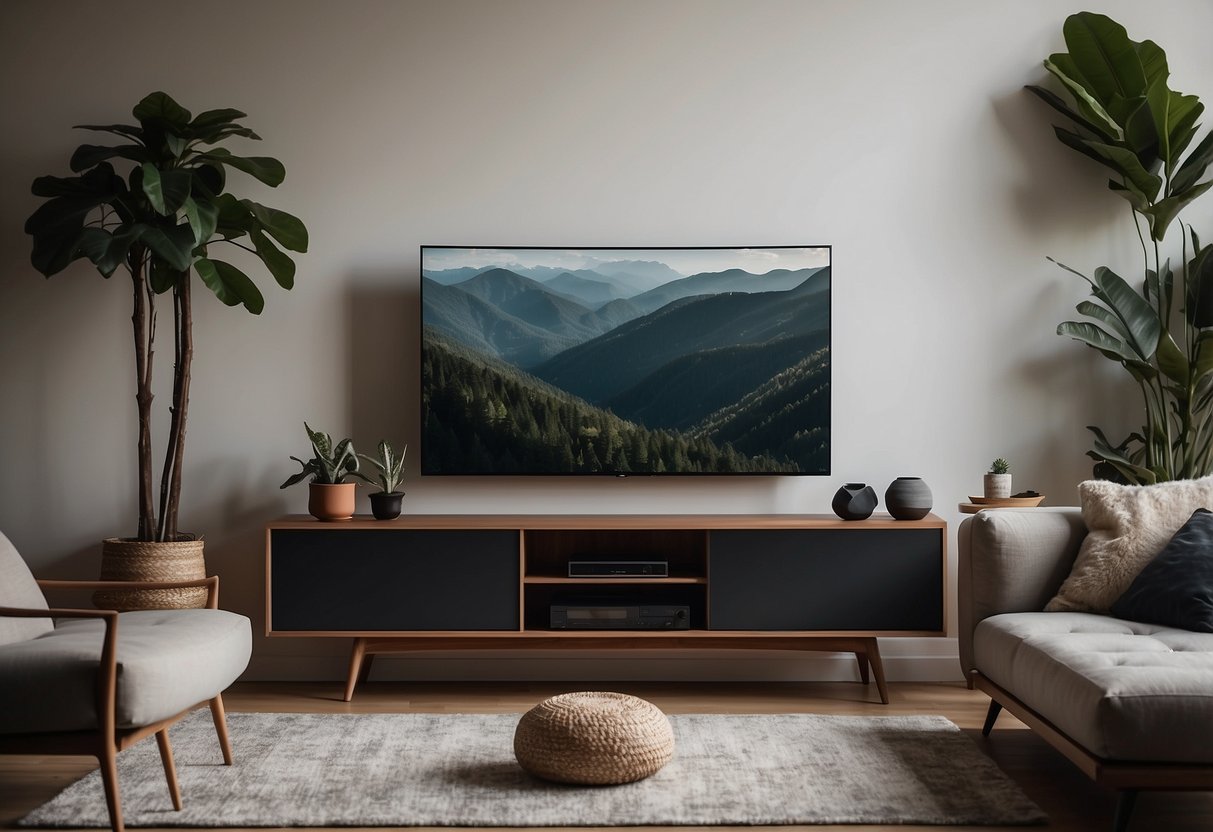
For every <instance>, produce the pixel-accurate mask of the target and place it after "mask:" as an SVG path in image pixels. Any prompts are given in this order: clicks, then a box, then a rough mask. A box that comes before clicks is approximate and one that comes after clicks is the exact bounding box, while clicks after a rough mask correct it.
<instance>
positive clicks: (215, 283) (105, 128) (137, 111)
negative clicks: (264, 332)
mask: <svg viewBox="0 0 1213 832" xmlns="http://www.w3.org/2000/svg"><path fill="white" fill-rule="evenodd" d="M132 115H133V116H134V119H135V121H136V123H135V124H82V125H77V127H78V129H82V130H89V131H92V132H98V133H108V134H111V135H113V136H116V137H118V143H116V144H109V145H95V144H82V145H80V146H79V147H78V148H76V151H75V153H73V154H72V156H71V160H70V162H69V166H70V168H71V170H72V173H73V175H72V176H41V177H38V178H37V179H35V180H34V183H33V188H32V190H33V193H34V195H35V196H38V197H43V198H45V200H46V201H45V202H43V203H42V205H41V206H39V207H38V209H37V210H36V211H34V213H33V214H32V215H31V216H30V218H29V219H28V220H27V221H26V223H25V231H26V233H28V234H30V235H31V236H32V237H33V251H32V253H31V256H30V261H31V262H32V264H33V266H34V268H35V269H37V270H38V271H39V272H41V273H42V274H43V275H45V276H46V277H51V276H52V275H55V274H58V273H59V272H61V271H63V270H64V269H65V268H67V267H68V265H69V264H71V263H72V262H73V261H75V260H79V259H86V260H88V261H90V262H91V263H92V264H93V265H94V266H95V267H96V269H97V271H99V272H100V273H101V275H102V277H105V278H109V277H110V276H112V275H113V274H114V272H116V271H118V270H119V269H120V268H121V269H124V270H125V271H126V272H127V273H128V274H129V275H130V278H131V284H132V289H133V304H134V311H133V315H132V321H133V324H134V345H135V380H136V396H135V399H136V402H137V405H138V419H139V435H138V465H139V501H138V509H139V527H138V532H137V537H136V539H137V540H140V541H166V540H169V541H171V540H176V539H177V538H178V532H177V517H178V508H179V505H180V498H181V471H182V464H183V456H184V453H185V432H186V419H187V411H188V408H189V393H190V381H191V378H190V370H191V364H192V361H193V356H194V336H193V323H192V320H193V319H192V316H193V297H192V289H191V287H192V284H193V277H192V276H193V275H194V274H197V276H198V278H199V279H200V280H201V281H202V283H203V284H204V285H205V286H206V287H207V289H209V290H210V292H211V293H212V294H214V295H215V297H217V298H218V299H219V300H220V302H222V303H224V304H226V305H227V306H238V305H239V306H243V307H244V308H245V309H247V310H248V311H249V312H251V313H253V314H254V315H257V314H260V313H261V310H262V309H263V308H264V306H265V299H264V297H263V296H262V294H261V291H260V290H259V289H258V288H257V285H256V284H255V283H254V282H253V279H252V278H251V277H249V275H248V274H246V273H245V271H244V269H243V268H242V267H241V266H238V265H236V264H235V263H232V262H228V261H227V260H225V259H221V257H220V253H221V252H222V251H224V250H229V249H227V247H229V246H230V247H231V248H230V250H233V251H237V250H238V251H239V252H240V255H239V256H240V257H241V258H242V259H243V260H244V261H249V260H251V259H254V258H255V260H258V261H260V264H261V265H262V266H264V267H265V269H266V270H267V271H268V272H269V273H270V275H271V276H272V277H273V278H274V280H275V281H276V282H277V283H278V285H280V286H281V287H282V288H283V289H290V288H291V287H292V286H293V285H294V282H295V264H294V261H293V260H292V259H291V257H290V256H289V255H288V254H286V253H285V251H284V250H283V249H285V250H287V251H293V252H305V251H307V245H308V235H307V229H306V228H305V227H304V225H303V223H302V222H300V221H299V220H298V219H297V218H296V217H294V216H292V215H290V214H288V213H286V212H285V211H279V210H277V209H274V208H269V207H267V206H264V205H261V204H259V203H257V202H254V201H252V200H250V199H238V198H237V197H236V196H235V195H234V194H232V193H230V192H229V191H228V172H229V170H236V171H239V172H241V173H244V174H248V175H249V176H251V177H253V178H254V179H256V180H257V181H259V182H261V183H262V184H265V185H268V186H270V187H277V186H278V185H280V184H282V181H283V179H284V178H285V176H286V170H285V168H284V167H283V165H282V163H281V162H279V161H278V160H277V159H272V158H270V157H267V156H238V155H236V154H234V153H232V152H231V151H230V150H228V149H227V148H225V147H222V146H221V145H222V144H223V143H224V142H225V141H227V140H229V139H234V138H237V139H246V140H254V141H257V140H259V139H260V136H258V135H257V134H256V133H254V132H253V131H252V130H250V129H249V128H247V127H244V126H243V125H241V124H240V120H241V119H243V118H245V117H246V116H245V114H244V113H242V112H241V111H239V110H233V109H219V110H207V111H205V112H202V113H199V114H198V115H196V116H195V115H193V114H191V113H190V111H189V110H187V109H185V108H184V107H182V106H181V105H180V104H178V103H177V102H176V101H174V100H173V99H172V98H171V97H170V96H169V95H168V94H166V93H164V92H154V93H151V94H150V95H148V96H146V97H145V98H144V99H143V100H142V101H140V102H139V103H138V104H137V105H136V106H135V108H134V110H133V111H132ZM115 165H117V166H119V167H120V168H121V171H120V170H119V167H115ZM159 296H168V298H170V299H171V300H170V303H171V306H172V316H173V317H172V321H173V327H172V337H173V376H172V378H173V381H172V399H171V403H170V406H169V412H170V414H171V420H170V424H169V437H168V447H167V450H166V452H165V460H164V466H163V469H162V470H161V478H160V500H159V506H158V507H157V505H156V503H155V501H154V493H153V484H152V435H151V422H152V409H151V408H152V398H153V392H152V379H153V373H152V363H153V356H154V354H155V349H154V346H155V336H156V329H157V327H156V323H157V320H156V316H157V305H158V304H157V300H158V297H159Z"/></svg>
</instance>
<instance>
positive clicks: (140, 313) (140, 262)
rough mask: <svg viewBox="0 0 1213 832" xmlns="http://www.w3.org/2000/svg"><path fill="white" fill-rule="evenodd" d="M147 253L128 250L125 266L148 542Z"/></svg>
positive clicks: (151, 509)
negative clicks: (129, 283) (130, 301)
mask: <svg viewBox="0 0 1213 832" xmlns="http://www.w3.org/2000/svg"><path fill="white" fill-rule="evenodd" d="M146 253H147V251H146V249H145V248H144V247H143V246H141V245H135V246H132V247H131V252H130V255H129V260H128V266H129V267H130V272H131V281H132V283H133V285H134V291H135V302H134V310H133V312H132V313H131V323H132V325H133V327H134V337H135V391H136V392H135V402H136V405H137V407H138V411H139V442H138V458H139V528H138V533H137V537H138V539H139V540H141V541H151V540H154V539H155V534H156V508H155V505H154V503H153V502H152V357H153V350H152V338H153V336H154V334H155V318H154V315H155V307H154V306H153V305H152V304H150V303H149V302H148V282H147V274H146V267H147V262H146Z"/></svg>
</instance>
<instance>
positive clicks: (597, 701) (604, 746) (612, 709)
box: [514, 691, 674, 786]
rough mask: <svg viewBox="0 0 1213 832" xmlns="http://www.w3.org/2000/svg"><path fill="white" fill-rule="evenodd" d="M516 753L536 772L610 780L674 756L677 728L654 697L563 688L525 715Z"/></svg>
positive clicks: (626, 779) (646, 771)
mask: <svg viewBox="0 0 1213 832" xmlns="http://www.w3.org/2000/svg"><path fill="white" fill-rule="evenodd" d="M514 756H515V757H517V758H518V764H519V765H520V766H522V767H523V768H524V769H526V770H527V771H529V772H530V773H531V774H533V775H535V776H536V777H542V778H543V779H545V780H555V781H556V782H558V783H578V784H582V785H594V786H606V785H612V784H616V783H631V782H633V781H635V780H643V779H644V778H646V777H648V776H649V775H651V774H654V773H656V772H657V771H658V770H659V769H660V768H661V767H662V766H664V765H665V764H666V763H668V762H669V761H670V759H671V758H672V757H673V756H674V731H673V730H672V729H671V728H670V721H669V720H668V719H666V716H665V714H663V713H662V712H661V709H660V708H658V707H657V706H656V705H654V704H653V703H652V702H646V701H645V700H643V699H638V698H637V697H635V696H628V695H627V694H623V693H605V692H601V691H588V692H584V693H564V694H561V695H560V696H553V697H552V698H551V699H547V700H545V701H543V702H540V703H539V704H538V705H536V706H535V707H534V708H531V710H529V711H527V712H526V713H525V714H523V715H522V719H521V720H519V722H518V728H517V729H516V730H515V731H514Z"/></svg>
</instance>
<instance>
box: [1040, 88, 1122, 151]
mask: <svg viewBox="0 0 1213 832" xmlns="http://www.w3.org/2000/svg"><path fill="white" fill-rule="evenodd" d="M1027 89H1028V91H1029V92H1032V93H1034V94H1035V95H1036V96H1037V97H1038V98H1040V100H1042V101H1044V102H1045V103H1046V104H1048V105H1049V106H1050V107H1052V108H1053V109H1054V110H1056V111H1057V112H1059V113H1061V114H1062V115H1063V116H1065V117H1066V118H1068V119H1070V120H1072V121H1074V122H1077V123H1078V124H1079V125H1081V126H1083V127H1085V128H1086V129H1088V130H1090V131H1091V132H1092V133H1094V134H1096V135H1097V136H1099V137H1100V138H1101V139H1103V140H1104V141H1116V137H1117V134H1114V133H1112V132H1110V131H1109V130H1108V129H1106V128H1105V125H1104V124H1101V123H1100V122H1098V121H1094V120H1092V119H1089V118H1087V117H1086V116H1084V115H1082V114H1081V113H1078V112H1075V111H1074V110H1072V109H1070V107H1069V105H1067V104H1066V102H1065V101H1063V100H1062V99H1061V96H1059V95H1057V94H1056V93H1054V92H1053V91H1052V90H1047V89H1045V88H1044V87H1038V86H1035V85H1034V84H1029V85H1028V86H1027Z"/></svg>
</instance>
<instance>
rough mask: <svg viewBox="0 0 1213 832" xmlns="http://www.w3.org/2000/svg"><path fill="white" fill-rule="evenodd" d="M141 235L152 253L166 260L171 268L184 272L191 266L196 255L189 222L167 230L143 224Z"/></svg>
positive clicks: (141, 238)
mask: <svg viewBox="0 0 1213 832" xmlns="http://www.w3.org/2000/svg"><path fill="white" fill-rule="evenodd" d="M141 227H142V231H141V233H140V235H139V239H140V241H142V242H143V244H144V245H146V246H147V247H148V248H149V249H151V251H152V253H153V254H154V255H156V256H157V257H159V258H160V259H162V260H164V262H165V263H166V264H167V265H168V266H169V268H171V269H173V270H174V271H179V272H183V271H185V270H186V269H188V268H189V267H190V263H192V262H193V259H194V255H193V251H194V232H193V230H192V229H191V228H190V227H189V223H183V224H181V225H177V226H174V227H172V228H170V229H168V230H167V231H165V230H162V229H160V228H157V227H155V226H152V225H146V224H142V223H141Z"/></svg>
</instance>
